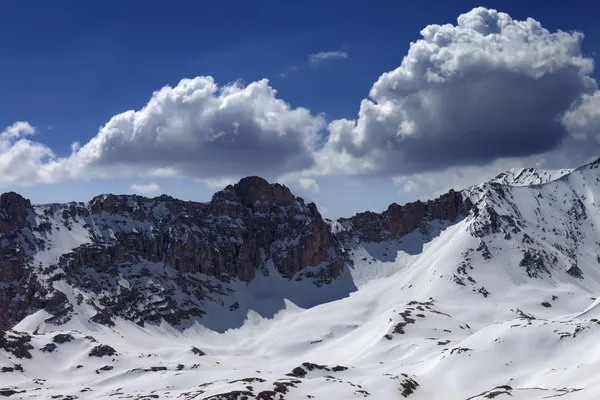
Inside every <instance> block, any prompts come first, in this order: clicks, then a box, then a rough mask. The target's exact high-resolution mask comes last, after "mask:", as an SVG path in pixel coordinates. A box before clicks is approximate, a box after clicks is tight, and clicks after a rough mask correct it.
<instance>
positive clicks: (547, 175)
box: [490, 168, 574, 186]
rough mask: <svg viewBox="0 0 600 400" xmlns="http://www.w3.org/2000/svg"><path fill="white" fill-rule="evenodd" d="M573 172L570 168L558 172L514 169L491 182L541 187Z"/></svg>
mask: <svg viewBox="0 0 600 400" xmlns="http://www.w3.org/2000/svg"><path fill="white" fill-rule="evenodd" d="M573 171H574V170H573V169H568V168H567V169H557V170H547V169H537V168H513V169H511V170H509V171H505V172H502V173H501V174H499V175H497V176H496V177H495V178H493V179H491V180H490V182H495V183H501V184H503V185H511V186H530V185H541V184H544V183H547V182H550V181H554V180H556V179H559V178H561V177H563V176H565V175H567V174H569V173H571V172H573Z"/></svg>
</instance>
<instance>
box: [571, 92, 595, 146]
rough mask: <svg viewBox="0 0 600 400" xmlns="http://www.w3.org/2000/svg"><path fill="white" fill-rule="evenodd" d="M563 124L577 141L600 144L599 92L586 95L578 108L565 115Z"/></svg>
mask: <svg viewBox="0 0 600 400" xmlns="http://www.w3.org/2000/svg"><path fill="white" fill-rule="evenodd" d="M563 122H564V124H565V125H566V127H567V129H568V130H569V132H571V133H572V134H573V136H574V137H576V138H577V139H579V140H582V141H587V140H592V141H595V142H597V143H600V92H598V91H597V92H595V93H594V94H592V95H586V96H585V97H584V99H583V102H582V103H581V105H580V106H579V107H577V108H575V109H573V110H571V111H569V112H567V113H566V114H565V116H564V118H563Z"/></svg>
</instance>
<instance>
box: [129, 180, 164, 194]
mask: <svg viewBox="0 0 600 400" xmlns="http://www.w3.org/2000/svg"><path fill="white" fill-rule="evenodd" d="M129 190H131V192H132V193H135V194H142V195H146V194H156V193H158V192H159V191H160V186H158V185H157V184H156V183H154V182H152V183H148V184H139V185H138V184H137V183H134V184H132V185H131V186H130V187H129Z"/></svg>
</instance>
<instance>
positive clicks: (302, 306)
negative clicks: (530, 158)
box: [0, 162, 600, 400]
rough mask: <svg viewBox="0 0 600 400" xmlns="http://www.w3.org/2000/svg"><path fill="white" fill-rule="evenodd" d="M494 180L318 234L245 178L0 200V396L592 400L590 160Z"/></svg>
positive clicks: (598, 348)
mask: <svg viewBox="0 0 600 400" xmlns="http://www.w3.org/2000/svg"><path fill="white" fill-rule="evenodd" d="M524 172H526V174H524ZM525 175H526V176H527V178H525ZM504 176H505V177H508V176H510V179H509V178H505V180H504V181H498V180H497V179H496V180H493V181H490V182H486V183H483V184H481V185H478V186H475V187H472V188H469V189H466V190H463V191H460V192H454V191H452V192H450V193H448V194H446V195H444V196H442V197H440V198H439V199H436V200H433V201H430V202H427V203H422V202H416V203H411V204H408V205H405V206H399V205H395V204H393V205H391V206H390V207H389V208H388V210H386V211H385V212H384V213H382V214H375V213H363V214H359V215H357V216H355V217H352V218H348V219H342V220H340V221H329V222H328V223H326V222H325V221H323V220H322V219H321V217H320V215H319V214H318V212H317V210H316V208H315V207H314V206H310V205H304V203H303V201H302V200H301V199H298V198H294V197H293V196H291V195H290V196H291V197H289V196H287V193H288V192H287V191H285V190H283V189H282V188H281V187H277V188H275V186H274V185H268V187H270V188H271V189H267V186H264V184H263V183H262V181H256V182H259V186H260V185H262V186H261V187H262V189H260V190H254V189H252V190H250V189H248V190H245V191H243V192H244V194H243V195H240V191H239V187H238V188H237V189H236V187H231V188H229V189H226V190H225V191H224V193H221V194H218V195H216V197H217V198H220V199H223V200H220V201H219V202H218V204H220V205H218V206H217V205H215V200H214V199H213V202H211V204H209V205H196V204H189V203H183V202H180V203H178V202H176V201H174V199H171V200H168V201H167V200H166V199H165V198H162V199H161V198H157V199H143V198H133V197H132V198H127V199H125V198H117V200H118V201H117V200H115V199H111V198H110V196H109V197H107V198H101V199H100V200H99V199H96V200H95V201H93V202H91V203H90V204H88V205H76V204H73V205H63V206H58V205H54V206H31V205H29V204H27V203H26V202H25V203H23V201H21V200H20V199H19V198H18V197H15V195H9V196H7V195H4V196H3V197H2V200H1V201H0V206H2V210H3V213H5V215H3V219H2V221H3V222H0V231H1V232H2V235H3V236H2V246H3V247H2V251H3V257H2V264H0V271H2V275H1V277H2V283H0V290H1V296H2V297H1V299H0V304H2V305H3V307H4V310H5V312H4V313H3V315H2V317H1V318H2V323H3V324H5V326H6V328H7V329H6V330H5V331H3V332H2V333H1V334H0V371H2V372H0V395H4V396H9V397H8V398H11V399H21V398H23V399H29V398H31V399H34V398H40V399H46V398H57V399H76V398H77V399H103V398H106V399H121V398H122V399H206V400H207V399H210V400H230V399H235V400H241V399H246V400H250V399H261V400H265V399H271V400H299V399H310V398H312V399H332V398H334V399H356V398H371V399H383V400H387V399H401V398H408V399H451V400H452V399H457V400H459V399H460V400H466V399H481V400H483V399H490V398H494V399H502V398H507V399H508V398H510V399H546V398H565V399H597V398H599V397H600V380H598V379H597V376H598V374H600V344H599V343H600V342H599V341H598V340H597V338H598V335H600V303H598V301H596V296H597V293H598V292H599V291H600V203H599V202H600V163H598V162H596V163H592V164H589V165H587V166H584V167H581V168H579V169H577V170H573V171H566V172H564V173H558V174H550V175H549V174H545V173H541V172H538V171H520V172H518V173H513V174H512V175H509V174H505V175H504ZM507 179H508V180H507ZM238 185H239V184H238ZM233 195H235V196H237V197H235V196H233ZM108 200H110V201H108ZM98 201H101V202H102V204H104V205H103V206H102V207H101V208H100V211H99V212H98V208H99V207H100V206H98V205H96V204H97V202H98ZM127 202H133V203H131V204H129V203H127ZM229 202H232V203H229ZM126 204H129V206H128V207H129V208H127V207H125V206H126ZM140 204H141V206H140V207H141V209H139V210H140V211H137V210H138V208H136V207H138V205H140ZM223 205H227V207H226V208H222V207H224V206H223ZM107 207H108V208H107ZM203 207H206V208H203ZM231 207H234V208H235V210H237V211H235V212H236V213H238V214H236V215H234V214H232V211H231V210H232V208H231ZM86 210H87V212H88V213H89V215H88V214H86ZM202 210H207V211H206V213H204V214H203V213H202V212H201V211H202ZM208 210H210V211H208ZM223 210H225V211H223ZM244 210H246V211H244ZM240 213H242V214H240ZM246 213H247V214H246ZM8 214H10V218H8ZM67 214H68V215H69V218H66V216H65V215H67ZM149 215H152V217H151V218H150V217H149ZM224 215H228V218H224ZM43 216H46V218H44V217H43ZM221 219H223V221H221ZM236 219H239V220H240V221H236ZM7 221H9V222H10V223H9V222H7ZM161 221H162V222H163V223H162V224H161ZM208 221H210V223H211V225H206V224H208ZM191 222H194V224H192V225H190V224H191ZM57 224H58V225H59V227H60V230H57V229H56V225H57ZM226 224H227V225H226ZM324 226H325V227H326V228H327V229H326V231H327V232H325V231H324V230H323V227H324ZM168 228H170V230H169V229H168ZM196 229H198V230H199V231H198V232H196ZM202 229H207V230H208V231H209V233H212V234H213V236H211V235H209V233H202V232H200V231H202ZM273 230H275V232H274V231H273ZM332 232H333V233H332ZM124 233H127V234H124ZM161 235H162V236H161ZM158 236H161V239H160V240H158V239H156V237H158ZM192 237H193V238H194V240H196V243H198V246H197V247H194V248H193V249H189V248H188V249H186V246H185V245H184V246H181V247H177V246H176V243H177V240H179V242H180V243H188V242H189V241H190V240H192V239H191V238H192ZM221 240H229V241H231V243H235V246H234V245H232V246H233V247H227V248H225V247H221V248H218V250H219V251H218V252H217V251H215V252H213V253H212V254H213V258H212V261H211V262H210V263H208V264H207V263H205V262H204V261H203V260H204V258H202V256H203V255H204V254H205V253H204V251H205V250H203V249H205V248H207V246H216V245H217V244H220V243H221V242H220V241H221ZM252 241H254V242H252ZM248 242H252V243H254V244H253V245H251V246H250V247H249V248H250V249H254V248H256V249H258V250H257V254H258V256H257V258H256V259H252V260H253V261H252V262H251V263H249V264H244V262H242V261H240V260H245V258H244V257H246V256H245V255H242V256H240V254H246V253H244V251H247V252H251V250H243V251H242V250H238V253H236V254H235V256H234V255H232V254H231V253H229V252H227V251H230V249H234V248H235V249H243V248H245V247H244V243H248ZM156 243H162V244H164V247H161V248H158V247H156V246H155V244H156ZM200 243H208V245H206V246H204V247H203V246H200ZM227 243H229V242H227ZM256 243H260V244H261V245H260V246H256ZM265 243H266V244H268V245H269V248H268V249H266V248H265V246H266V245H265ZM223 246H225V245H223ZM236 246H238V247H236ZM174 247H175V248H177V249H178V251H174V250H173V248H174ZM77 249H79V250H77ZM82 249H83V250H82ZM227 249H229V250H227ZM224 253H225V254H224ZM159 254H160V256H159ZM217 254H219V256H217ZM178 255H179V256H178ZM196 256H197V257H198V258H194V257H196ZM218 257H223V258H224V260H225V261H223V262H221V261H219V258H218ZM239 257H242V258H239ZM178 259H179V260H180V261H179V262H177V261H176V260H178ZM115 260H118V262H116V261H115ZM181 260H185V261H181ZM190 260H193V262H192V261H190ZM203 263H204V264H203ZM248 265H250V266H251V267H252V268H251V270H250V268H249V267H248ZM194 268H197V269H194ZM219 268H221V270H219ZM23 269H25V271H23ZM215 269H217V270H215ZM8 328H10V329H8Z"/></svg>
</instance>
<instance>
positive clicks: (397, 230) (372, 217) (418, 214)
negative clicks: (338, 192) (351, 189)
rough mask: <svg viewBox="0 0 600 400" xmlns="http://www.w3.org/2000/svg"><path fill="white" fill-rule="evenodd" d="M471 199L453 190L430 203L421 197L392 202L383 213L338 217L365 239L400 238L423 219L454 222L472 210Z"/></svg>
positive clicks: (377, 240) (372, 240)
mask: <svg viewBox="0 0 600 400" xmlns="http://www.w3.org/2000/svg"><path fill="white" fill-rule="evenodd" d="M470 207H471V202H470V201H469V199H467V198H463V197H462V195H461V194H460V193H459V192H455V191H454V190H450V191H449V192H448V193H446V194H443V195H441V196H440V197H438V198H437V199H435V200H429V201H427V202H426V203H424V202H422V201H420V200H417V201H416V202H413V203H407V204H405V205H398V204H396V203H392V204H390V206H389V207H388V209H387V210H386V211H384V212H382V213H375V212H370V211H369V212H364V213H359V214H356V215H355V216H353V217H351V218H342V219H340V220H338V222H340V223H341V224H343V225H349V226H351V228H352V232H353V233H354V234H356V235H358V236H359V237H361V238H363V239H364V240H367V241H371V242H380V241H382V240H386V239H398V238H401V237H402V236H404V235H406V234H408V233H410V232H412V231H414V230H416V229H418V228H419V227H421V226H422V224H423V222H426V221H431V220H440V221H454V220H456V219H457V218H458V217H460V216H465V215H467V213H468V212H469V210H470Z"/></svg>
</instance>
